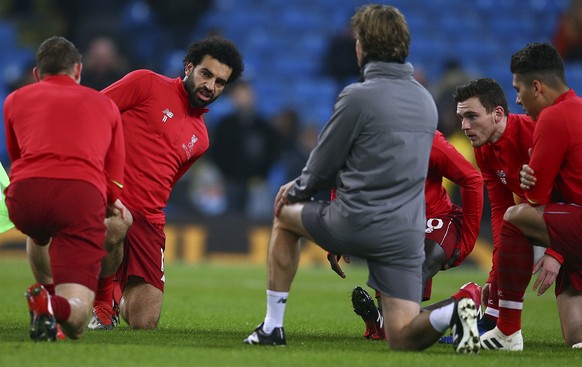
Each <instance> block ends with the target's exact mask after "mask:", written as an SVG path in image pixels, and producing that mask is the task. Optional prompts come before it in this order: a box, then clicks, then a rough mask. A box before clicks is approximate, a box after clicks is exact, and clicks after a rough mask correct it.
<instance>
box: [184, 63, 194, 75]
mask: <svg viewBox="0 0 582 367" xmlns="http://www.w3.org/2000/svg"><path fill="white" fill-rule="evenodd" d="M192 72H194V64H192V63H191V62H189V63H187V64H186V66H185V67H184V75H186V76H189V75H190V74H192Z"/></svg>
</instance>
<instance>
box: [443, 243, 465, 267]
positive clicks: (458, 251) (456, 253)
mask: <svg viewBox="0 0 582 367" xmlns="http://www.w3.org/2000/svg"><path fill="white" fill-rule="evenodd" d="M459 257H461V248H460V247H457V248H455V250H454V251H453V254H452V255H451V257H450V258H449V260H448V261H447V262H446V263H444V264H443V265H442V266H441V270H447V269H450V268H454V267H455V263H456V262H457V260H459Z"/></svg>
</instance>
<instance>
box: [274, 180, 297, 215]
mask: <svg viewBox="0 0 582 367" xmlns="http://www.w3.org/2000/svg"><path fill="white" fill-rule="evenodd" d="M294 184H295V181H291V182H288V183H286V184H285V185H283V186H281V188H280V189H279V192H278V193H277V196H276V197H275V207H274V208H273V211H274V213H275V216H276V217H278V216H279V214H280V213H281V209H282V208H283V206H285V205H287V203H288V202H289V201H288V200H287V195H288V194H289V190H291V188H292V187H293V185H294Z"/></svg>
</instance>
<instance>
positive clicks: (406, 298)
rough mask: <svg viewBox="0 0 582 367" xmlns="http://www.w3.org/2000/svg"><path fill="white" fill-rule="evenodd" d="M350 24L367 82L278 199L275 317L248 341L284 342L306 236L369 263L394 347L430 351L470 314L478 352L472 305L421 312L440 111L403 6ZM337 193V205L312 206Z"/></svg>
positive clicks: (272, 278) (342, 104) (271, 310)
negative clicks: (418, 65) (427, 189)
mask: <svg viewBox="0 0 582 367" xmlns="http://www.w3.org/2000/svg"><path fill="white" fill-rule="evenodd" d="M351 22H352V29H353V31H354V35H355V37H356V54H357V56H358V62H359V64H360V66H361V67H363V68H362V72H363V82H361V83H356V84H352V85H349V86H348V87H346V88H345V89H344V90H343V91H342V93H341V94H340V96H339V97H338V99H337V102H336V104H335V106H334V113H333V115H332V117H331V119H330V120H329V122H328V123H327V124H326V126H325V127H324V129H323V131H322V132H321V134H320V137H319V141H318V144H317V146H316V147H315V148H314V149H313V151H312V152H311V155H310V157H309V160H308V161H307V164H306V166H305V168H304V169H303V171H302V172H301V176H299V178H297V179H296V180H294V181H292V182H289V183H288V184H286V185H284V186H283V187H281V189H280V191H279V193H278V194H277V197H276V199H275V218H274V223H273V232H272V235H271V240H270V242H269V254H268V259H267V265H268V270H269V273H268V289H267V315H266V317H265V321H264V322H263V323H262V324H261V325H259V327H257V329H255V331H254V332H253V333H252V334H251V335H250V336H249V337H247V339H245V342H246V343H248V344H269V345H280V344H285V342H286V340H285V334H284V330H283V315H284V311H285V303H286V299H287V295H288V292H289V290H290V287H291V282H292V280H293V277H294V275H295V272H296V270H297V265H298V260H299V244H298V240H299V239H300V238H301V237H305V238H308V239H310V240H313V241H314V242H315V243H317V244H318V245H320V246H321V247H323V248H324V249H325V250H327V251H329V252H331V253H335V254H346V255H352V256H357V257H360V258H364V259H366V260H367V262H368V267H369V271H370V275H369V280H368V284H369V285H370V286H371V287H373V288H375V289H378V290H379V291H380V292H381V293H382V305H383V310H384V319H385V325H386V331H387V335H389V336H390V337H389V341H388V343H389V345H390V347H391V348H393V349H405V350H419V349H424V348H426V347H428V346H430V345H432V344H433V343H434V342H436V341H437V340H438V339H439V337H440V335H442V333H443V332H444V331H446V330H447V329H448V327H449V324H450V323H451V320H452V319H455V318H456V319H459V318H460V317H461V316H468V317H467V318H468V320H465V322H464V325H461V324H459V325H458V326H459V328H460V329H462V330H459V332H460V333H461V334H463V331H464V334H465V338H464V339H465V342H463V343H461V344H462V345H461V346H460V347H459V343H457V345H455V349H457V350H458V351H460V352H464V353H466V352H475V351H478V348H479V343H478V341H479V338H478V335H479V334H478V332H477V331H476V322H475V317H474V315H472V317H471V310H470V309H471V307H472V310H473V313H474V310H475V304H474V303H473V301H468V302H465V301H463V302H459V305H457V303H455V304H451V305H449V306H445V307H443V309H442V310H441V309H438V310H436V311H433V312H432V313H435V315H433V316H430V320H429V315H430V314H431V312H423V313H420V301H421V293H422V279H421V275H422V263H423V260H424V237H425V201H424V200H425V199H424V186H425V180H426V174H427V167H428V159H429V155H430V150H431V145H432V140H433V137H434V132H435V129H436V125H437V111H436V107H435V103H434V101H433V99H432V97H431V95H430V94H429V92H428V91H427V90H426V89H425V88H424V87H422V86H421V85H420V84H419V83H418V82H417V81H416V80H415V79H414V78H413V67H412V65H411V64H410V63H407V62H405V59H406V57H407V55H408V46H409V39H410V38H409V34H408V26H407V25H406V21H405V20H404V17H403V16H402V14H401V13H400V12H399V11H398V10H397V9H396V8H393V7H391V6H386V5H368V6H364V7H362V8H360V9H359V10H358V11H357V12H356V14H355V15H354V16H353V17H352V21H351ZM386 40H388V41H386ZM332 187H335V188H336V199H335V200H334V201H332V202H331V203H323V202H314V201H311V198H312V196H313V195H314V194H315V193H317V192H319V191H321V190H329V189H331V188H332ZM461 303H463V305H461ZM468 303H470V304H468ZM439 312H440V313H439ZM464 314H467V315H464ZM433 319H434V320H433ZM473 332H474V333H476V337H475V336H473V335H471V334H472V333H473ZM461 337H462V335H461ZM461 339H463V338H461ZM475 340H476V342H475Z"/></svg>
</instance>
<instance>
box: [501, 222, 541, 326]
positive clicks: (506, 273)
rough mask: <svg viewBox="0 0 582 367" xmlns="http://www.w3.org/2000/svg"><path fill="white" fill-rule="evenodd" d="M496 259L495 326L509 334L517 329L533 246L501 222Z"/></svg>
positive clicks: (517, 232) (520, 234)
mask: <svg viewBox="0 0 582 367" xmlns="http://www.w3.org/2000/svg"><path fill="white" fill-rule="evenodd" d="M497 260H498V263H497V279H498V287H499V293H498V294H499V318H498V319H497V327H498V328H499V330H501V332H502V333H503V334H505V335H511V334H513V333H514V332H516V331H518V330H520V329H521V310H522V308H523V297H524V294H525V291H526V289H527V285H528V284H529V281H530V279H531V272H532V269H533V248H532V246H531V244H530V243H529V241H528V239H527V238H526V237H525V236H524V235H523V233H522V232H521V231H520V230H519V229H518V228H517V227H516V226H514V225H512V224H510V223H508V222H505V221H504V222H503V227H502V228H501V241H500V244H499V251H498V256H497Z"/></svg>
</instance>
